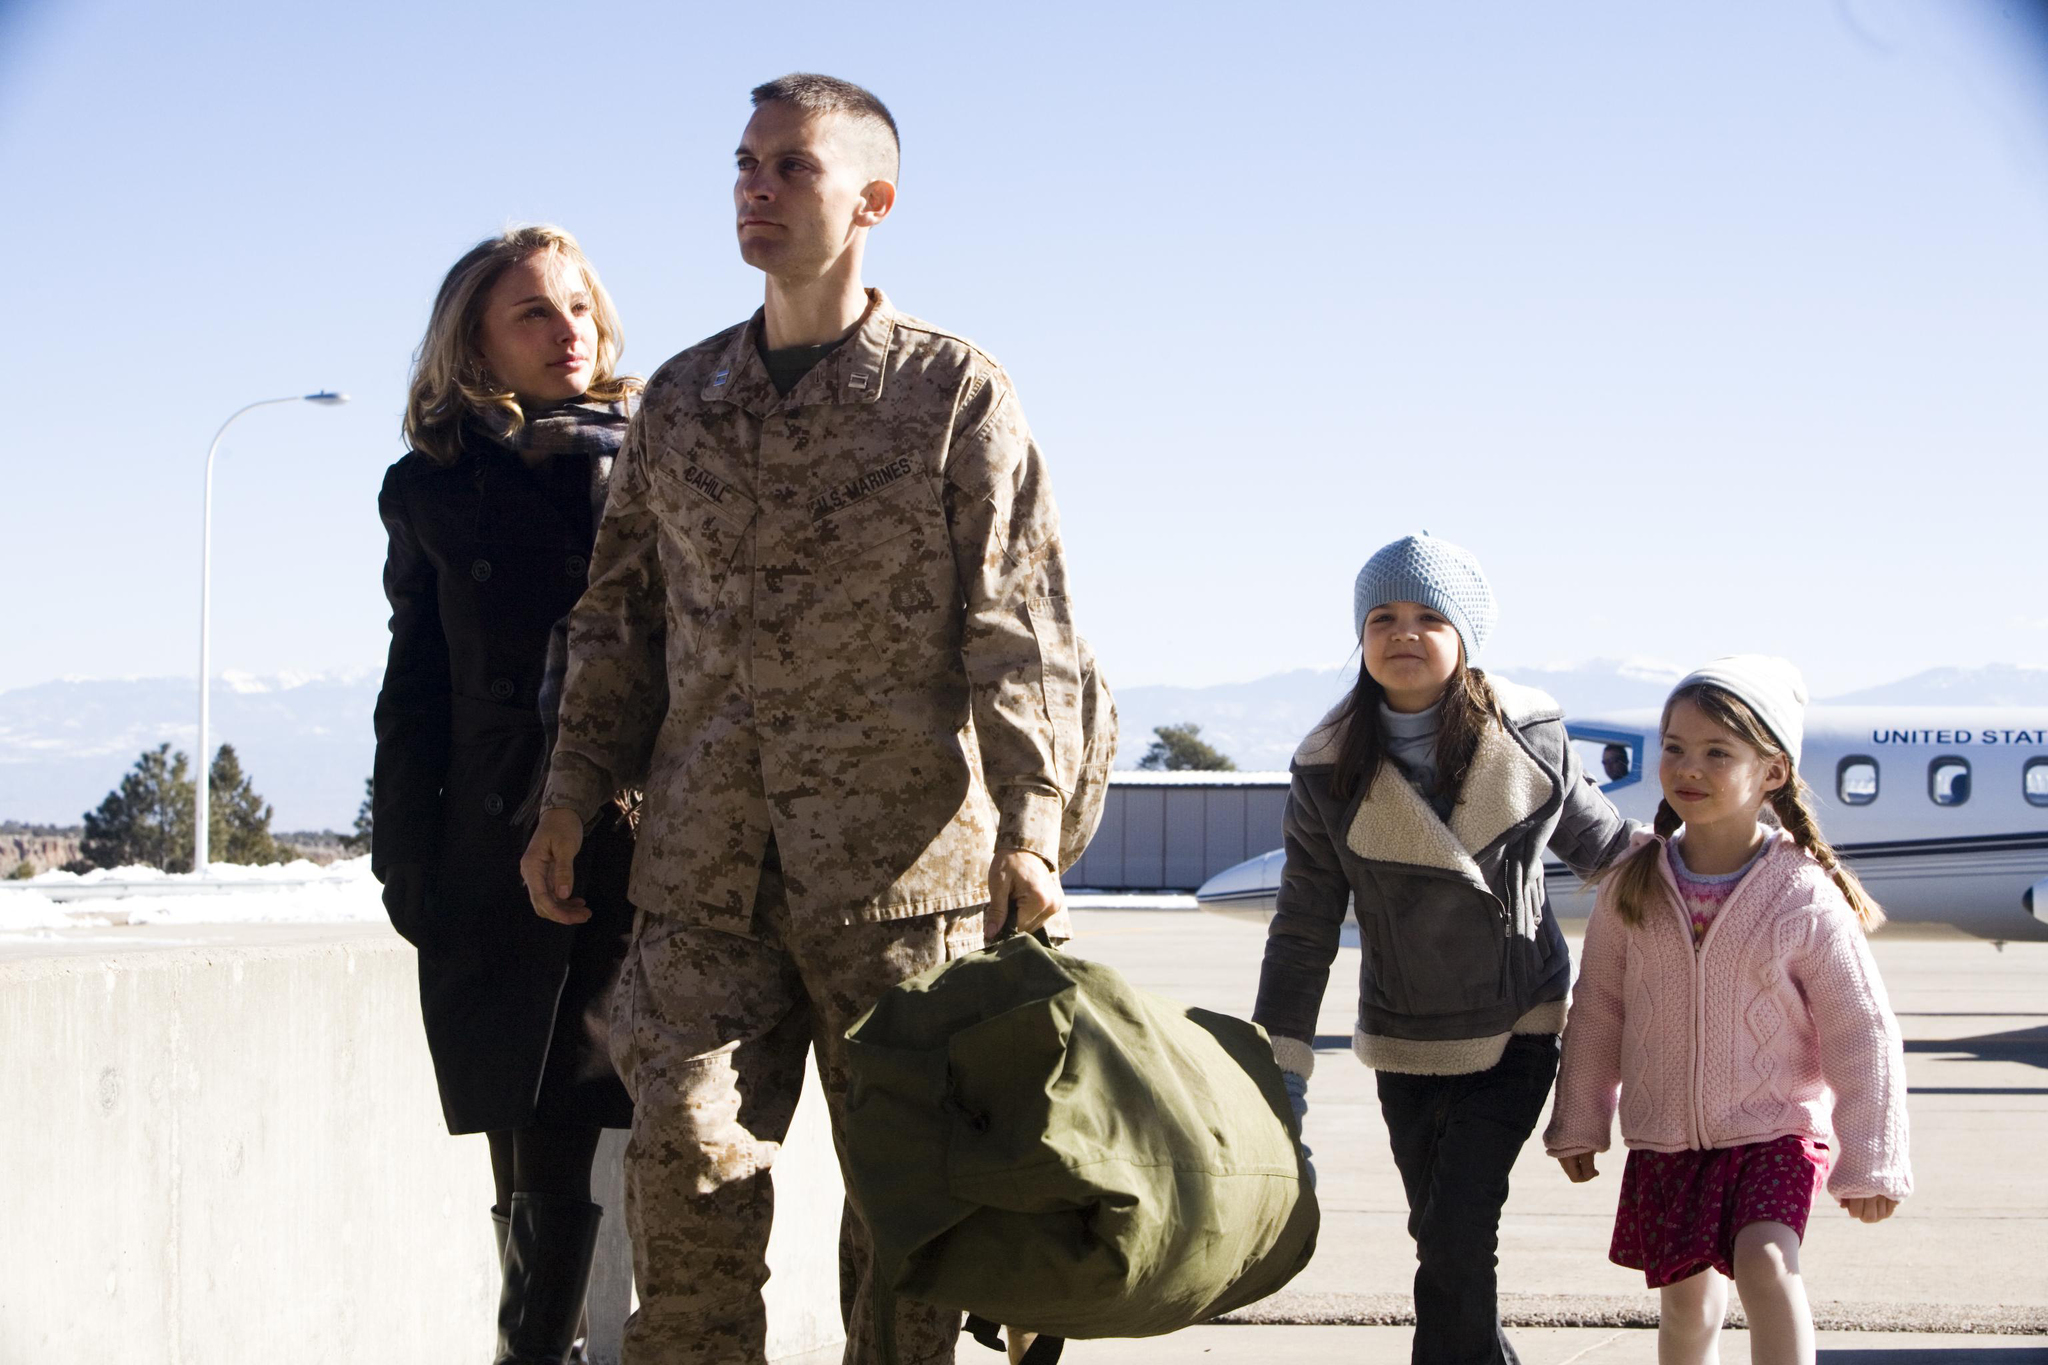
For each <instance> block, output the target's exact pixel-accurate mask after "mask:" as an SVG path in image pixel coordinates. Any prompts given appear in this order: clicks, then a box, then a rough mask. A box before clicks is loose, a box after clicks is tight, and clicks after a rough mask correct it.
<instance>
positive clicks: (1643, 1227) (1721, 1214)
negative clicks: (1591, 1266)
mask: <svg viewBox="0 0 2048 1365" xmlns="http://www.w3.org/2000/svg"><path fill="white" fill-rule="evenodd" d="M1830 1164H1831V1159H1830V1157H1829V1154H1828V1149H1827V1145H1826V1144H1825V1143H1820V1142H1815V1141H1814V1140H1813V1139H1811V1138H1806V1137H1796V1136H1795V1137H1781V1138H1773V1139H1772V1140H1771V1141H1769V1142H1751V1143H1745V1144H1744V1145H1743V1146H1740V1147H1716V1148H1713V1149H1711V1150H1708V1151H1704V1152H1644V1151H1632V1152H1630V1153H1629V1154H1628V1165H1627V1166H1626V1167H1624V1168H1623V1170H1622V1174H1621V1203H1620V1207H1618V1208H1617V1209H1616V1210H1615V1213H1614V1244H1613V1245H1612V1246H1611V1247H1609V1248H1608V1252H1607V1258H1608V1259H1609V1260H1611V1261H1613V1262H1614V1263H1615V1264H1616V1265H1625V1266H1627V1267H1628V1268H1629V1269H1631V1270H1640V1271H1642V1272H1643V1278H1644V1279H1645V1280H1646V1281H1648V1282H1649V1286H1650V1288H1652V1289H1661V1288H1663V1287H1664V1286H1665V1285H1667V1284H1677V1283H1678V1282H1679V1281H1680V1280H1683V1279H1687V1278H1689V1277H1691V1276H1693V1275H1697V1274H1698V1273H1699V1272H1700V1271H1702V1270H1705V1269H1706V1268H1707V1267H1708V1266H1712V1267H1713V1268H1714V1269H1716V1270H1718V1271H1720V1272H1721V1273H1722V1274H1723V1275H1728V1276H1733V1275H1734V1274H1735V1234H1736V1233H1738V1232H1740V1231H1741V1230H1742V1229H1743V1228H1744V1227H1746V1226H1748V1225H1749V1224H1751V1223H1765V1222H1768V1223H1783V1224H1784V1225H1785V1226H1786V1227H1788V1228H1790V1229H1792V1234H1793V1236H1795V1237H1799V1238H1802V1239H1803V1238H1804V1237H1805V1236H1806V1217H1807V1215H1808V1214H1809V1213H1810V1212H1812V1210H1813V1201H1814V1198H1815V1196H1816V1195H1818V1194H1819V1193H1820V1192H1821V1191H1822V1190H1823V1189H1825V1188H1826V1183H1827V1178H1828V1167H1829V1165H1830Z"/></svg>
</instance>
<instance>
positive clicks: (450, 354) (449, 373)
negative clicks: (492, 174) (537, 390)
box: [405, 223, 640, 464]
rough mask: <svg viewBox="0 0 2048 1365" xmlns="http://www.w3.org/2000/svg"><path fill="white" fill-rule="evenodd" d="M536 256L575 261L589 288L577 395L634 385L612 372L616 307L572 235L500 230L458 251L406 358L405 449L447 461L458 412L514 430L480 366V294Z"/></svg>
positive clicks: (513, 412) (628, 389)
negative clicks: (584, 381)
mask: <svg viewBox="0 0 2048 1365" xmlns="http://www.w3.org/2000/svg"><path fill="white" fill-rule="evenodd" d="M543 254H548V255H556V256H560V257H561V258H562V259H564V260H566V261H567V262H568V263H569V264H570V265H572V266H574V267H576V269H577V270H579V271H581V272H582V275H583V283H584V286H585V287H586V288H587V289H589V290H590V312H591V318H592V320H593V321H594V322H595V323H596V324H597V355H596V357H595V358H594V360H593V363H592V365H591V380H590V389H589V391H588V392H587V393H586V394H585V397H586V398H589V399H594V400H596V401H597V402H601V403H617V402H621V401H623V400H625V399H626V398H628V397H630V396H631V395H632V394H633V393H635V392H636V391H637V390H638V389H639V387H640V381H639V380H638V379H636V378H634V377H633V376H631V375H619V374H617V373H615V371H616V370H617V367H618V363H619V352H620V350H621V349H622V348H623V347H624V345H625V341H624V338H623V336H622V335H621V333H620V330H619V314H618V310H616V309H615V308H613V307H612V296H611V295H609V294H607V293H605V292H604V285H603V284H601V283H599V281H598V278H597V271H596V270H595V269H593V268H592V266H591V264H590V258H589V257H587V256H585V255H584V254H583V248H582V247H580V246H578V245H577V244H576V239H575V238H574V237H572V236H570V235H569V234H568V233H566V232H564V231H563V230H562V229H560V228H558V227H554V226H551V225H549V224H547V223H536V224H534V225H532V226H531V227H515V228H507V229H506V230H505V231H503V232H501V233H499V234H498V235H497V236H495V237H487V238H485V239H484V240H483V241H481V242H478V243H477V244H476V245H475V246H473V247H471V248H470V249H469V250H468V251H467V252H465V253H464V254H463V257H462V259H461V260H459V261H457V262H456V263H455V264H454V266H453V267H452V268H451V269H450V270H449V271H448V277H447V278H446V279H444V280H442V281H441V290H440V292H439V293H438V294H436V295H434V311H433V313H432V314H431V315H430V316H429V317H428V318H427V335H426V339H425V340H423V341H421V342H420V349H419V352H418V354H417V355H415V356H414V357H413V366H412V387H411V389H410V391H409V392H408V393H407V395H406V400H405V442H406V444H407V445H408V446H410V447H411V448H412V449H414V450H417V451H420V452H422V453H424V454H426V455H429V456H432V457H433V458H434V459H436V460H438V461H440V462H441V463H442V464H453V463H454V462H455V461H456V459H458V458H459V457H460V456H461V454H462V423H463V419H464V418H468V417H483V416H485V415H486V414H491V415H493V416H494V418H495V420H492V421H489V422H487V423H486V425H487V426H488V427H489V428H490V429H492V430H495V431H504V432H514V431H517V430H519V428H520V427H521V426H523V425H525V422H526V414H525V413H524V412H522V411H521V410H520V407H519V400H518V398H516V397H515V396H513V395H512V394H511V393H510V392H508V391H507V390H505V389H502V388H500V387H498V385H497V383H496V382H495V381H494V380H493V379H492V378H491V374H490V370H489V369H488V368H487V367H486V366H485V365H484V359H483V351H482V347H481V341H480V333H481V331H482V328H483V305H484V300H485V299H486V298H488V297H489V296H490V292H491V287H492V286H493V285H495V284H496V283H497V282H498V277H499V276H500V275H502V274H504V273H505V271H506V270H507V269H508V268H509V267H511V266H513V265H516V264H517V263H518V262H520V261H523V260H525V259H526V258H527V257H529V256H535V255H543Z"/></svg>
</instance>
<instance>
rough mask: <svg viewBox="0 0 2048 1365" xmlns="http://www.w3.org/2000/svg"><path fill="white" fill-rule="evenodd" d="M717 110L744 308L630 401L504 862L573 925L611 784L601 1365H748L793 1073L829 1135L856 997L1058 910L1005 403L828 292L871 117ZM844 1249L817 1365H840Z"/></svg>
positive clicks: (1031, 619)
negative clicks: (613, 1350)
mask: <svg viewBox="0 0 2048 1365" xmlns="http://www.w3.org/2000/svg"><path fill="white" fill-rule="evenodd" d="M754 103H755V113H754V116H753V118H752V120H751V121H750V122H749V123H748V125H747V131H746V134H745V136H744V138H743V140H742V143H741V146H740V151H739V181H738V185H737V187H736V190H735V198H736V201H737V209H738V215H739V236H740V244H741V252H742V255H743V256H744V257H745V258H746V259H747V260H748V261H749V262H750V263H751V264H755V265H757V266H759V267H760V268H761V269H762V270H763V271H764V272H765V273H766V275H767V277H768V278H767V302H766V306H765V308H764V309H763V310H762V311H761V312H759V313H756V314H755V315H754V317H753V318H752V319H751V320H750V321H748V322H746V323H744V324H742V325H741V326H738V327H734V328H732V329H730V330H728V331H725V332H722V333H720V334H719V335H717V336H714V337H712V338H710V339H709V340H707V341H704V342H701V343H699V344H698V345H696V346H694V347H692V348H690V349H689V350H687V351H684V352H683V353H682V354H681V355H678V356H676V357H675V358H674V359H672V360H670V361H669V362H668V363H667V364H666V365H664V366H663V367H662V368H661V369H660V370H659V371H658V372H656V374H655V375H654V377H653V379H652V380H651V381H650V382H649V384H648V386H647V390H646V395H645V398H644V399H643V402H642V406H641V409H640V413H639V416H638V417H637V418H636V419H635V421H634V423H633V427H632V430H631V432H630V433H629V434H628V436H627V440H626V444H625V448H624V449H623V450H622V452H621V453H620V456H619V460H618V466H617V469H616V471H615V473H614V475H613V481H612V488H611V495H610V501H609V503H608V506H607V508H606V512H605V517H604V522H603V526H602V528H601V529H600V531H599V534H598V540H597V545H596V549H595V551H594V555H593V559H592V563H591V582H590V588H589V590H588V592H587V593H586V594H585V595H584V597H583V599H582V601H581V603H580V604H579V605H578V606H577V608H576V610H575V613H574V615H573V616H572V618H571V625H570V640H571V643H570V663H569V672H568V680H567V686H566V691H565V694H564V696H563V700H562V708H561V738H560V741H559V743H558V745H557V747H556V750H555V753H554V759H553V764H552V768H551V772H550V776H549V780H548V785H547V789H546V794H545V796H544V797H543V800H542V808H543V812H544V813H543V815H542V817H541V822H540V825H539V828H538V829H537V830H536V832H535V835H534V839H533V844H532V846H531V847H530V848H529V849H528V852H527V857H526V861H525V864H524V871H525V873H526V876H527V884H528V887H529V889H530V890H531V891H532V894H533V897H534V904H535V909H536V910H537V911H539V913H541V914H543V915H545V916H548V917H549V918H557V919H563V920H567V921H570V922H574V921H575V920H577V919H578V918H580V916H581V915H582V913H583V908H582V905H581V902H580V901H579V900H577V899H576V898H575V897H573V895H572V887H571V885H570V880H571V873H570V868H571V862H572V860H573V856H574V853H575V849H576V846H577V842H578V839H579V838H580V834H581V827H582V825H583V824H584V823H587V822H588V821H589V820H590V819H591V818H592V817H593V816H594V815H595V814H596V813H597V811H598V810H599V808H600V807H601V805H602V804H603V802H604V801H605V800H606V799H608V798H609V796H610V794H611V793H612V792H614V791H616V790H618V789H619V788H620V787H623V786H640V787H644V789H645V792H646V804H645V807H644V812H643V814H642V817H641V823H640V828H639V845H638V851H637V854H636V856H635V859H634V864H633V876H632V884H631V890H632V897H633V901H634V903H635V904H636V905H637V906H639V907H640V919H639V923H638V925H637V926H636V929H635V934H634V942H633V947H632V950H631V952H630V953H629V955H628V958H627V962H626V966H625V968H624V972H623V976H622V978H621V983H620V987H619V990H618V994H617V1003H616V1005H615V1007H614V1012H613V1049H614V1054H615V1058H616V1060H617V1062H618V1064H619V1069H620V1073H621V1075H623V1076H624V1077H625V1078H626V1080H627V1083H628V1085H629V1087H630V1088H631V1089H632V1091H633V1093H634V1096H635V1100H636V1108H635V1111H634V1127H633V1136H632V1141H631V1143H630V1145H629V1147H628V1149H627V1158H626V1161H627V1218H628V1221H629V1224H630V1230H631V1233H632V1238H633V1247H634V1262H635V1271H636V1274H637V1277H638V1285H639V1293H640V1309H639V1312H638V1313H636V1314H635V1315H634V1317H633V1320H632V1322H631V1323H630V1324H629V1326H628V1329H627V1335H626V1358H627V1360H628V1361H629V1362H630V1363H631V1365H656V1363H657V1362H659V1363H660V1365H683V1363H684V1362H688V1363H689V1365H700V1363H702V1365H709V1363H710V1362H721V1363H723V1362H755V1361H761V1360H763V1359H765V1356H764V1353H763V1343H764V1336H765V1316H764V1313H763V1309H762V1303H761V1296H760V1292H759V1291H760V1287H761V1285H762V1283H763V1282H764V1281H765V1280H766V1278H767V1265H766V1262H765V1260H764V1259H763V1257H764V1252H765V1249H766V1246H767V1241H768V1226H769V1220H770V1214H771V1209H772V1192H771V1189H770V1185H769V1181H768V1179H767V1171H768V1168H769V1166H770V1164H771V1163H772V1162H773V1160H774V1158H775V1154H776V1151H777V1149H778V1147H779V1144H780V1143H781V1141H782V1138H783V1137H784V1135H785V1134H786V1132H787V1131H788V1128H789V1123H790V1118H791V1115H792V1112H793V1111H794V1108H795V1105H796V1100H797V1094H798V1090H799V1088H800V1086H801V1084H802V1080H803V1073H804V1059H805V1054H806V1051H807V1050H808V1049H809V1048H810V1047H812V1046H815V1047H816V1049H817V1054H818V1063H819V1073H820V1078H821V1079H822V1081H823V1084H824V1091H825V1095H826V1102H827V1104H828V1106H829V1107H830V1109H831V1117H832V1122H833V1128H834V1131H835V1133H836V1132H837V1131H838V1129H839V1125H840V1123H841V1119H842V1108H843V1102H844V1097H845V1093H846V1087H847V1073H846V1067H845V1043H844V1039H843V1036H842V1035H843V1033H844V1031H845V1029H846V1028H847V1027H848V1026H849V1025H851V1024H852V1023H853V1022H854V1020H855V1019H856V1018H858V1017H859V1015H860V1014H861V1013H862V1012H863V1011H864V1010H865V1009H866V1008H867V1007H868V1006H869V1005H870V1004H872V1003H873V1002H874V1000H875V999H876V997H877V996H879V995H880V994H881V993H882V992H883V991H885V990H887V989H888V988H889V987H890V986H892V985H894V984H895V983H897V982H899V981H902V980H904V979H905V978H908V977H910V976H913V975H915V974H917V973H919V972H921V971H923V970H925V969H926V968H928V967H931V966H934V965H936V964H938V963H941V962H944V961H947V960H950V959H952V958H954V957H958V956H960V955H962V954H964V953H966V952H969V951H972V950H973V949H975V948H977V947H979V946H980V945H981V943H982V941H983V938H984V933H985V932H990V933H992V932H993V930H994V929H995V928H996V927H997V923H996V922H995V921H996V917H985V916H984V913H983V912H984V909H985V908H986V907H987V906H989V905H990V904H991V903H992V902H993V903H994V904H996V905H998V906H1003V907H1005V908H1007V907H1009V906H1010V905H1012V904H1014V905H1015V907H1016V912H1017V919H1018V923H1019V925H1020V927H1022V928H1026V929H1029V928H1032V927H1034V926H1035V925H1037V924H1039V923H1041V922H1043V921H1045V920H1046V919H1048V918H1050V917H1051V916H1053V915H1054V914H1055V913H1056V912H1058V911H1059V910H1060V908H1061V896H1060V890H1059V882H1058V878H1057V876H1056V874H1055V873H1054V871H1053V866H1054V863H1055V860H1056V858H1057V857H1058V849H1059V838H1060V816H1061V811H1062V807H1063V805H1064V803H1065V801H1066V799H1067V797H1068V796H1069V795H1070V794H1071V792H1072V790H1073V786H1074V773H1075V767H1076V763H1077V761H1078V756H1079V751H1080V746H1081V732H1080V713H1079V690H1080V665H1079V659H1078V651H1077V644H1076V637H1075V633H1074V628H1073V625H1072V622H1071V620H1070V617H1069V614H1068V605H1067V585H1066V567H1065V562H1064V558H1063V555H1062V551H1061V548H1060V539H1059V519H1058V515H1057V513H1056V511H1055V510H1054V507H1053V501H1052V493H1051V489H1050V487H1049V486H1048V484H1047V479H1046V469H1045V463H1044V460H1043V458H1042V456H1041V455H1040V452H1039V450H1038V447H1037V446H1036V444H1035V443H1034V442H1033V441H1032V439H1031V434H1030V431H1029V429H1028V428H1027V427H1026V425H1025V422H1024V416H1023V413H1022V412H1021V411H1020V410H1019V407H1018V401H1017V396H1016V394H1015V392H1014V391H1013V390H1012V388H1011V386H1010V381H1009V378H1008V377H1007V376H1006V375H1005V374H1004V373H1003V370H1002V368H1001V367H1000V366H999V365H997V364H996V363H995V362H994V361H993V360H991V359H990V358H989V357H988V356H986V355H985V354H983V353H982V352H981V351H979V350H977V349H976V348H975V347H974V346H973V345H972V344H971V343H969V342H967V341H964V340H962V339H961V338H960V337H958V336H956V335H954V334H952V333H950V332H946V331H944V330H942V329H940V328H937V327H933V326H931V325H929V324H927V323H924V322H919V321H917V320H916V319H913V318H910V317H906V316H905V315H903V314H901V313H899V312H897V311H896V310H895V309H894V308H893V307H891V306H890V304H889V301H888V300H887V299H885V298H884V297H883V296H882V294H881V292H880V291H879V290H867V289H864V288H863V287H862V286H861V282H860V258H861V249H862V247H863V246H864V244H865V239H866V235H867V232H868V230H869V229H870V228H872V227H873V226H874V225H875V224H876V223H879V222H880V221H881V220H882V219H883V218H884V217H886V215H887V213H888V211H889V209H890V207H891V206H892V205H893V202H894V198H895V185H894V180H895V176H896V160H895V158H896V143H895V125H894V123H893V121H891V120H890V119H889V116H888V112H887V110H886V109H883V108H882V106H881V105H880V103H879V102H878V101H876V100H875V99H874V97H873V96H872V95H870V94H868V93H867V92H866V91H864V90H861V89H860V88H859V87H857V86H851V85H848V84H846V83H844V82H839V81H834V80H831V79H830V78H826V77H815V76H795V77H785V78H783V79H782V80H780V81H775V82H770V83H769V84H768V85H765V86H762V87H761V88H760V89H758V90H756V91H755V92H754ZM985 919H986V920H988V921H990V922H987V923H985ZM848 1229H849V1230H848V1237H847V1243H848V1245H847V1248H846V1256H845V1261H846V1264H845V1266H844V1267H843V1268H844V1270H845V1275H846V1283H845V1284H844V1285H843V1286H842V1288H843V1292H844V1294H845V1297H846V1304H845V1308H846V1314H847V1338H848V1340H847V1348H846V1357H845V1358H846V1360H848V1361H849V1362H867V1361H870V1360H872V1359H873V1358H874V1357H873V1351H874V1332H873V1324H872V1322H870V1321H869V1319H868V1316H867V1308H866V1304H867V1299H868V1296H867V1292H866V1289H867V1286H866V1283H865V1279H866V1275H867V1255H866V1246H865V1234H864V1233H863V1232H862V1231H861V1230H860V1228H859V1226H858V1222H857V1220H849V1224H848ZM958 1330H959V1322H958V1316H957V1315H956V1314H950V1313H942V1312H940V1311H938V1310H936V1309H933V1308H930V1307H928V1306H924V1305H918V1304H914V1303H909V1302H903V1303H902V1305H901V1310H900V1312H899V1316H898V1326H897V1332H898V1341H899V1344H900V1348H901V1351H902V1355H903V1358H904V1359H905V1361H907V1362H924V1361H942V1360H951V1359H953V1346H954V1342H955V1341H956V1339H957V1334H958Z"/></svg>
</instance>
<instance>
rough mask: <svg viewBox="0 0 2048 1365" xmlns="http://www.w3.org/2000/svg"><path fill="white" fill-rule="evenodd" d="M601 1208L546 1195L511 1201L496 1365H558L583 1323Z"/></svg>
mask: <svg viewBox="0 0 2048 1365" xmlns="http://www.w3.org/2000/svg"><path fill="white" fill-rule="evenodd" d="M603 1217H604V1208H603V1206H602V1205H599V1204H593V1203H591V1202H590V1201H588V1200H586V1199H561V1198H557V1197H554V1196H551V1195H545V1194H515V1195H513V1196H512V1213H511V1218H510V1220H509V1221H510V1227H509V1228H508V1229H507V1236H506V1239H505V1292H504V1294H503V1295H502V1296H501V1297H500V1298H499V1300H498V1360H497V1365H563V1362H564V1361H565V1360H566V1359H567V1358H568V1355H569V1348H570V1346H571V1345H572V1344H573V1343H574V1342H575V1339H576V1326H577V1323H578V1322H580V1321H581V1320H582V1317H583V1295H584V1291H585V1290H587V1289H588V1288H589V1286H590V1263H591V1259H592V1257H593V1255H594V1253H595V1252H596V1250H597V1225H598V1221H599V1220H600V1219H602V1218H603Z"/></svg>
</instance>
